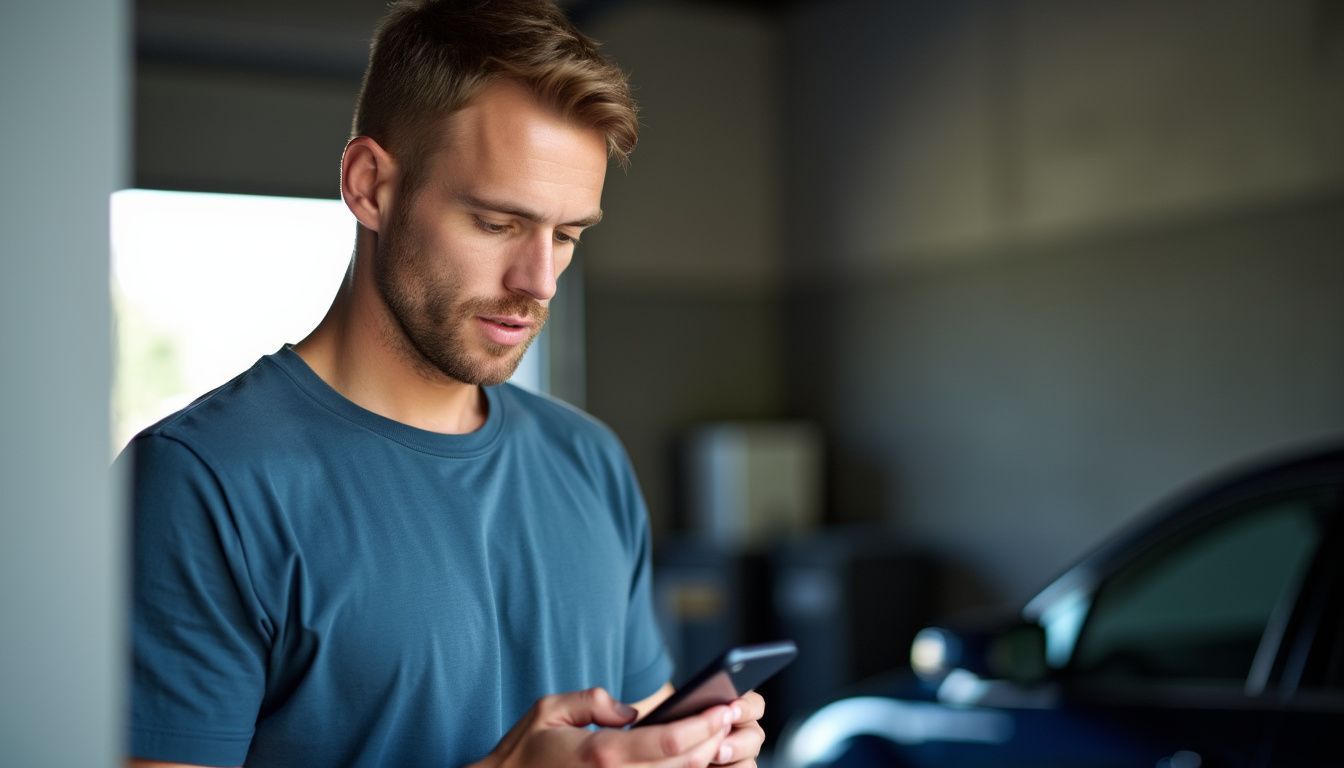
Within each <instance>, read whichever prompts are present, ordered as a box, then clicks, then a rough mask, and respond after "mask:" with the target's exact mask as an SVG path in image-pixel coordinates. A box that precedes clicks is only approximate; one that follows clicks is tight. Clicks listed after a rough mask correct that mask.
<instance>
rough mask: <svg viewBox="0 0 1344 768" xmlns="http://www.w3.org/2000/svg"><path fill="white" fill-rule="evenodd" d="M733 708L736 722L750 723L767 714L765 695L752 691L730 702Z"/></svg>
mask: <svg viewBox="0 0 1344 768" xmlns="http://www.w3.org/2000/svg"><path fill="white" fill-rule="evenodd" d="M729 706H730V707H732V708H733V722H734V723H750V722H755V721H756V720H760V719H761V718H762V717H764V716H765V697H764V696H762V695H761V694H759V693H757V692H755V691H750V692H748V693H746V694H743V696H742V697H741V698H739V699H737V700H736V701H734V702H732V703H731V704H729Z"/></svg>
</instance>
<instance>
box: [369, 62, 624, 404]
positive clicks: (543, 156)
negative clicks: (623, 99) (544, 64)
mask: <svg viewBox="0 0 1344 768" xmlns="http://www.w3.org/2000/svg"><path fill="white" fill-rule="evenodd" d="M440 144H441V148H440V149H439V150H438V151H437V152H434V153H432V154H430V155H429V158H428V160H427V161H426V167H425V168H424V169H423V170H422V173H421V174H420V179H421V181H420V183H419V185H418V188H417V189H416V190H414V192H413V193H412V194H410V195H409V197H406V196H402V197H399V198H398V199H397V200H395V201H394V203H393V205H394V212H393V220H392V222H391V224H390V225H389V226H387V227H385V228H384V229H383V230H382V231H381V232H379V233H378V249H377V252H376V254H375V264H374V270H375V276H376V279H377V284H378V290H379V293H380V294H381V295H382V298H383V301H384V302H385V303H386V304H387V307H388V309H389V310H390V312H391V315H392V318H393V320H394V321H395V327H391V328H388V329H387V332H388V333H389V334H390V335H391V336H392V337H393V338H392V339H390V341H391V343H393V344H394V345H395V346H397V347H399V348H400V349H401V351H402V352H403V353H404V354H405V355H407V356H408V359H409V360H410V361H411V363H412V364H413V365H414V366H416V367H417V368H418V369H420V370H421V371H422V372H425V373H427V374H429V375H431V376H436V375H438V374H442V375H446V376H449V377H451V378H453V379H456V380H458V381H462V382H466V383H468V384H477V385H489V384H498V383H500V382H502V381H504V380H506V379H508V378H509V376H511V375H513V371H514V369H516V368H517V367H518V362H519V361H520V360H521V359H522V356H523V353H524V352H525V351H526V350H527V347H528V345H530V344H531V343H532V340H533V339H534V338H536V336H537V334H538V333H539V332H540V331H541V327H542V325H543V324H544V323H545V322H546V316H547V305H548V304H549V302H550V299H551V297H552V296H554V295H555V281H556V278H558V277H559V276H560V273H561V272H563V271H564V269H565V267H567V266H569V262H570V260H571V259H572V258H573V255H574V246H575V243H576V242H577V240H578V238H579V235H580V233H582V232H583V230H584V229H585V228H586V227H587V226H589V225H591V224H594V223H596V222H597V220H598V218H600V217H601V205H600V204H601V198H602V183H603V180H604V178H605V176H606V169H607V149H606V143H605V141H604V139H603V136H602V134H601V133H600V132H598V131H597V130H595V129H589V128H584V127H580V126H578V125H576V124H573V123H570V122H568V121H566V120H565V119H563V118H561V117H560V116H558V115H556V114H554V113H553V112H551V111H550V110H549V109H547V108H545V107H543V106H541V105H540V104H538V103H536V102H535V100H534V99H533V97H532V96H531V94H529V93H528V92H527V91H525V90H524V89H523V88H522V87H521V86H518V85H515V84H512V83H496V84H493V85H491V86H488V87H487V88H486V89H484V90H483V91H482V92H481V93H480V94H479V95H478V96H477V97H476V98H475V99H473V100H472V102H471V103H470V104H469V105H468V106H467V107H465V108H463V109H462V110H461V111H459V112H457V113H455V114H454V115H453V116H452V117H450V118H448V119H447V120H445V121H444V130H443V132H442V134H441V141H440Z"/></svg>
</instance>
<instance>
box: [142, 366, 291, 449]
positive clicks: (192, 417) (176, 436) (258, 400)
mask: <svg viewBox="0 0 1344 768" xmlns="http://www.w3.org/2000/svg"><path fill="white" fill-rule="evenodd" d="M302 400H303V398H302V393H301V392H300V390H299V389H298V388H297V387H296V386H294V384H293V382H292V381H290V379H289V377H288V375H287V374H286V373H285V372H284V370H283V369H282V368H281V367H279V366H277V365H276V364H275V363H274V361H273V360H272V356H266V357H263V358H261V359H260V360H258V361H257V362H256V363H255V364H254V365H252V367H250V368H248V369H247V370H246V371H243V372H242V373H240V374H238V375H237V376H235V377H234V378H232V379H230V380H229V381H227V382H225V383H224V384H222V385H220V386H219V387H217V388H215V389H213V390H211V391H209V392H207V393H205V394H204V395H201V396H200V397H198V398H196V399H195V400H194V401H192V402H191V403H190V404H189V405H187V406H186V407H184V408H182V409H180V410H178V411H176V412H174V413H172V414H170V415H168V416H166V417H164V418H163V419H161V420H160V421H158V422H157V423H155V424H153V425H151V426H149V427H148V428H146V429H145V430H144V431H142V432H141V433H140V434H139V435H137V436H136V438H135V440H136V441H137V442H143V441H145V440H152V439H155V438H163V439H167V440H171V441H174V442H177V443H181V444H182V445H184V446H186V447H187V448H189V449H191V450H192V451H193V452H195V453H198V454H203V455H204V454H218V455H227V454H231V453H242V454H255V453H256V452H258V451H261V450H262V449H263V448H264V446H266V445H275V444H276V443H277V439H276V438H277V437H278V436H283V434H284V433H285V432H286V431H287V430H290V429H292V428H293V427H292V422H293V420H294V418H295V413H296V411H297V409H298V407H299V406H301V405H302Z"/></svg>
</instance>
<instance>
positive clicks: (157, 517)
mask: <svg viewBox="0 0 1344 768" xmlns="http://www.w3.org/2000/svg"><path fill="white" fill-rule="evenodd" d="M117 463H118V464H119V465H122V466H123V467H124V471H125V472H126V476H127V477H128V478H129V479H130V484H131V520H132V524H133V530H132V533H131V542H132V553H131V571H132V599H131V652H132V667H131V680H130V682H131V723H130V754H131V755H132V756H133V757H139V758H145V759H153V760H164V761H169V762H183V763H196V764H202V765H241V764H242V763H243V761H244V759H245V758H246V756H247V749H248V745H249V744H250V743H251V740H252V734H253V729H254V725H255V723H256V719H257V712H258V709H259V707H260V702H261V699H262V696H263V694H264V691H265V670H266V658H267V649H268V646H269V640H268V634H267V624H266V622H265V620H264V614H263V612H262V611H261V610H260V608H259V606H258V603H257V601H256V598H255V596H254V594H253V593H252V590H251V587H250V581H249V579H248V575H247V569H246V564H245V559H244V557H243V552H242V548H241V545H240V543H239V538H238V535H237V531H236V529H235V528H234V523H233V517H232V515H231V514H230V511H229V508H228V504H227V501H226V498H225V494H224V493H223V491H222V490H221V487H220V483H219V481H218V479H217V478H216V477H215V475H214V474H213V473H212V472H211V471H210V469H209V468H208V467H207V466H206V464H205V462H203V461H202V460H201V458H200V457H199V456H197V455H196V454H195V453H193V452H192V451H191V450H190V449H189V448H188V447H187V446H185V445H183V444H182V443H180V442H177V441H175V440H173V439H170V438H167V437H163V436H157V435H142V436H141V437H138V438H137V439H136V440H135V441H134V442H133V443H132V445H131V446H130V447H129V448H128V449H127V451H126V452H125V453H123V455H122V456H121V457H119V458H118V460H117Z"/></svg>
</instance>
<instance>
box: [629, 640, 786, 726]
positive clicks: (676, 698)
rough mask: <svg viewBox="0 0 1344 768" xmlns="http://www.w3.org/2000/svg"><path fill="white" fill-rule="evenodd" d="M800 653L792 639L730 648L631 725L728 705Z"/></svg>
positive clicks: (669, 719)
mask: <svg viewBox="0 0 1344 768" xmlns="http://www.w3.org/2000/svg"><path fill="white" fill-rule="evenodd" d="M797 655H798V646H796V645H794V644H793V641H792V640H780V641H778V642H774V643H761V644H760V645H741V646H738V647H736V648H729V649H728V650H726V651H724V652H723V653H722V654H720V655H719V657H718V658H717V659H715V660H714V661H712V662H710V664H709V666H707V667H705V668H704V669H702V670H700V671H699V672H697V673H696V674H695V677H692V678H691V679H690V680H687V681H686V684H685V685H683V686H681V687H680V688H678V689H677V691H676V693H674V694H672V695H671V696H669V697H668V698H667V700H666V701H664V702H663V703H662V704H659V705H658V706H657V707H656V708H655V709H654V710H653V711H652V712H650V713H649V714H648V715H646V716H645V717H644V718H643V719H642V720H640V721H639V722H637V723H635V724H634V725H633V726H631V727H632V728H638V727H640V726H641V725H659V724H661V723H670V722H672V721H673V720H680V719H682V718H683V717H690V716H691V715H697V714H699V713H701V712H703V711H705V710H706V709H709V708H710V707H713V706H716V705H719V704H727V703H728V702H730V701H732V700H733V699H736V698H738V697H740V696H741V695H742V694H744V693H746V692H747V691H750V690H752V689H754V688H756V686H758V685H760V684H761V683H764V682H765V681H766V680H769V679H770V677H771V676H772V675H774V674H775V673H776V672H778V671H779V670H781V669H783V668H784V667H786V666H788V664H789V662H791V661H793V658H794V657H795V656H797Z"/></svg>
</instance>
